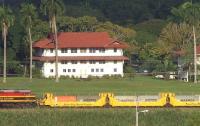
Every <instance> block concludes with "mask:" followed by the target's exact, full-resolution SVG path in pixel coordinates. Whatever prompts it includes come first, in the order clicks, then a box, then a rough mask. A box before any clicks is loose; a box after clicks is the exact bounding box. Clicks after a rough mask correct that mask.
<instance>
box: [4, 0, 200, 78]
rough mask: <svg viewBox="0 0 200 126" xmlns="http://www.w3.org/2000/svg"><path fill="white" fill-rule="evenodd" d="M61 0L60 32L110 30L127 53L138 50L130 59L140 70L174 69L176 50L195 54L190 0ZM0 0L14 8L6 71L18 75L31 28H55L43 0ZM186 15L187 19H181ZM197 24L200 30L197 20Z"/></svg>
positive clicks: (39, 31) (41, 31) (39, 32)
mask: <svg viewBox="0 0 200 126" xmlns="http://www.w3.org/2000/svg"><path fill="white" fill-rule="evenodd" d="M57 1H58V3H59V5H58V6H61V7H62V10H56V13H58V14H57V17H56V18H57V26H58V32H62V31H65V32H68V31H70V32H88V31H107V32H108V33H109V34H110V35H111V36H112V37H113V38H116V39H119V40H122V41H125V42H127V43H128V44H129V45H130V48H129V49H127V50H126V53H125V54H126V55H127V56H129V57H131V54H134V55H137V59H133V62H132V63H133V64H134V63H136V60H137V64H138V65H139V68H140V70H148V71H150V72H152V71H160V72H164V71H168V70H175V69H176V61H175V60H174V59H176V56H177V55H176V54H175V53H174V52H176V51H185V52H189V53H190V54H188V56H187V59H186V60H189V59H190V58H191V51H190V50H188V48H187V47H191V46H190V45H188V43H190V41H191V31H190V28H187V27H190V26H191V20H193V19H198V18H196V17H195V18H193V16H191V12H192V11H191V8H187V7H186V9H181V7H182V6H183V4H184V3H185V2H186V0H176V1H174V0H154V1H151V0H123V1H119V0H76V1H75V0H64V1H62V0H57ZM0 2H1V3H0V4H1V6H2V7H9V8H10V10H13V15H14V16H15V18H14V20H13V25H12V26H11V27H10V28H9V31H8V35H7V54H8V55H7V56H8V62H7V64H8V72H9V73H18V74H22V73H23V72H25V73H24V75H25V74H26V66H28V64H29V61H28V59H29V48H28V47H29V40H28V32H27V28H28V27H29V26H30V27H31V31H32V40H33V41H36V40H38V39H41V38H43V37H45V36H47V35H48V33H49V32H50V31H51V30H50V27H49V23H51V22H49V18H51V15H50V13H49V12H48V13H47V9H48V6H46V7H45V8H44V6H42V5H43V3H41V1H40V0H38V1H35V0H1V1H0ZM193 2H194V8H195V11H196V12H198V13H199V12H200V11H199V9H198V8H199V4H198V3H195V2H196V1H195V0H194V1H193ZM28 4H29V5H30V6H29V7H28ZM56 6H57V5H56ZM49 7H50V6H49ZM28 8H32V10H31V12H26V10H27V11H28ZM61 11H62V12H61ZM186 12H187V13H186ZM183 13H184V14H188V16H187V15H186V16H185V15H183ZM198 13H197V14H198ZM27 14H30V15H32V17H31V18H32V21H31V24H29V23H27V21H28V19H27V16H26V15H27ZM195 14H196V13H195ZM181 16H182V17H181ZM183 16H184V17H185V18H184V17H183ZM194 16H196V15H194ZM197 16H198V15H197ZM186 18H187V20H183V19H186ZM192 23H194V22H192ZM195 24H199V23H198V21H195ZM196 26H197V31H198V28H199V25H196ZM171 29H173V32H171ZM184 30H186V31H184ZM185 32H186V33H187V34H186V33H185ZM177 35H178V37H176V36H177ZM197 36H198V35H197ZM0 38H1V39H0V73H2V62H3V39H2V36H0ZM163 47H167V48H163ZM19 69H20V70H19ZM23 69H24V70H23Z"/></svg>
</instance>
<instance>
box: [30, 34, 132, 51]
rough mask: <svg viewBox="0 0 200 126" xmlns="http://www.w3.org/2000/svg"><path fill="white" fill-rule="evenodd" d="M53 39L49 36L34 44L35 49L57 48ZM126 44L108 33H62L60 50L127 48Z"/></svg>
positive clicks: (59, 37) (59, 36)
mask: <svg viewBox="0 0 200 126" xmlns="http://www.w3.org/2000/svg"><path fill="white" fill-rule="evenodd" d="M52 38H53V37H52V36H48V37H47V38H45V39H42V40H39V41H37V42H35V43H34V44H33V47H34V48H55V45H54V43H53V39H52ZM127 47H128V45H127V44H126V43H123V42H120V41H117V40H114V39H112V38H111V37H110V36H109V34H108V33H107V32H61V33H59V34H58V48H127Z"/></svg>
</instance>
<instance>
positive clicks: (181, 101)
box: [169, 93, 200, 107]
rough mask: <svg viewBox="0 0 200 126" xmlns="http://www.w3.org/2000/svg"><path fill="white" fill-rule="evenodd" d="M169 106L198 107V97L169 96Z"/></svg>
mask: <svg viewBox="0 0 200 126" xmlns="http://www.w3.org/2000/svg"><path fill="white" fill-rule="evenodd" d="M169 98H170V104H171V105H172V106H173V107H200V95H176V94H175V93H170V94H169Z"/></svg>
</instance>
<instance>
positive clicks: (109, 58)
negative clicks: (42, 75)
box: [33, 56, 129, 62]
mask: <svg viewBox="0 0 200 126" xmlns="http://www.w3.org/2000/svg"><path fill="white" fill-rule="evenodd" d="M33 60H35V61H43V62H45V61H55V57H54V56H49V57H45V56H42V57H33ZM58 60H59V61H88V60H103V61H104V60H105V61H124V60H129V59H128V57H125V56H76V57H74V56H59V57H58Z"/></svg>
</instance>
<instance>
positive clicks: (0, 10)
mask: <svg viewBox="0 0 200 126" xmlns="http://www.w3.org/2000/svg"><path fill="white" fill-rule="evenodd" d="M13 19H14V16H13V15H12V11H11V9H10V8H8V7H0V21H1V24H0V25H1V27H2V38H3V42H4V63H3V64H4V65H3V66H4V67H3V83H6V41H7V40H6V39H7V34H8V29H9V27H10V26H11V25H12V24H13Z"/></svg>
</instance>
